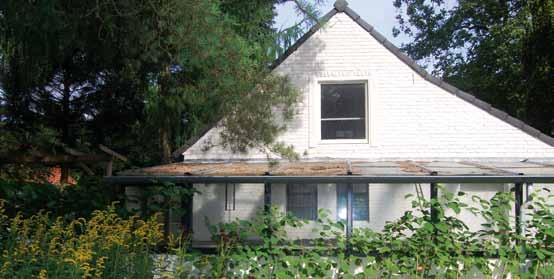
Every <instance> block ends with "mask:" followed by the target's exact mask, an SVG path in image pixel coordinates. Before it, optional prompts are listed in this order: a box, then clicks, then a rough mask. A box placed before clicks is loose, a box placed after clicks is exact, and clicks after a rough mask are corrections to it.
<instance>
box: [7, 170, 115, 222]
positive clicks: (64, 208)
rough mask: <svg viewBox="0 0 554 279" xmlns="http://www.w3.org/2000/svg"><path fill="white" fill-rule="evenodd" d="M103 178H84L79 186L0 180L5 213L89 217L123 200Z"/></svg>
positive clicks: (71, 217) (70, 218) (70, 217)
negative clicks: (104, 182) (42, 213)
mask: <svg viewBox="0 0 554 279" xmlns="http://www.w3.org/2000/svg"><path fill="white" fill-rule="evenodd" d="M101 179H102V178H101V177H83V178H81V179H79V181H78V183H77V184H76V185H67V186H63V187H62V186H55V185H52V184H47V183H34V182H20V181H13V180H5V179H0V199H2V200H4V201H5V202H4V210H5V214H6V215H8V216H15V215H16V214H17V213H20V214H22V215H23V216H25V217H30V216H32V215H34V214H35V213H37V212H39V211H46V212H49V214H50V215H51V216H56V217H57V216H62V217H64V218H65V219H67V220H73V219H76V218H79V217H85V218H86V217H89V216H90V215H91V214H92V212H94V211H95V210H97V209H105V208H107V207H108V206H109V205H110V204H111V203H112V202H114V201H118V200H121V199H122V197H118V196H116V195H115V194H114V193H115V192H114V189H113V186H110V185H105V184H103V183H102V180H101ZM118 209H122V208H118Z"/></svg>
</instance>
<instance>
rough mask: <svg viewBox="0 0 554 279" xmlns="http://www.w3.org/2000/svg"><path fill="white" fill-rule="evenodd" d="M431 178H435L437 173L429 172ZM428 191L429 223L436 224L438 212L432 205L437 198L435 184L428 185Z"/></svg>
mask: <svg viewBox="0 0 554 279" xmlns="http://www.w3.org/2000/svg"><path fill="white" fill-rule="evenodd" d="M431 175H432V176H436V175H437V172H436V171H433V172H431ZM430 190H431V222H432V223H437V222H438V212H437V208H436V206H435V205H434V204H433V203H434V202H436V201H437V198H438V193H439V191H438V189H437V183H435V182H431V184H430Z"/></svg>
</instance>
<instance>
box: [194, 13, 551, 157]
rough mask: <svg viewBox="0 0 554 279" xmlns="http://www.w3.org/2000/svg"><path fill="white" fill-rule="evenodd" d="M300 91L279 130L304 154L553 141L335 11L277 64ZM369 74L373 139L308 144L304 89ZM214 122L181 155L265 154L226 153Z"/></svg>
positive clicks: (497, 151)
mask: <svg viewBox="0 0 554 279" xmlns="http://www.w3.org/2000/svg"><path fill="white" fill-rule="evenodd" d="M275 71H276V72H277V73H280V74H285V75H288V76H289V77H290V78H291V81H292V82H293V83H294V85H296V86H297V88H299V89H300V90H301V92H302V94H303V98H302V104H301V105H299V106H298V112H297V114H296V117H295V118H294V120H293V121H292V122H291V123H290V124H289V125H288V130H287V131H286V132H285V133H284V134H283V135H281V136H280V137H279V140H282V141H284V142H286V143H288V144H292V145H293V146H295V148H296V150H297V152H299V153H303V152H304V150H307V151H308V156H307V157H306V158H324V157H332V158H347V157H348V158H363V159H368V160H382V159H387V158H399V157H402V158H405V159H418V158H450V159H452V158H530V157H537V158H554V148H553V147H551V146H549V145H547V144H545V143H543V142H541V141H539V140H537V139H535V138H533V137H531V136H529V135H528V134H526V133H524V132H523V131H520V130H518V129H517V128H514V127H512V126H511V125H509V124H507V123H505V122H503V121H501V120H499V119H497V118H495V117H494V116H492V115H490V114H488V113H487V112H485V111H483V110H481V109H479V108H477V107H475V106H474V105H471V104H469V103H467V102H465V101H464V100H462V99H460V98H458V97H456V96H454V95H452V94H450V93H449V92H446V91H444V90H443V89H441V88H439V87H437V86H435V85H434V84H431V83H430V82H428V81H426V80H424V79H423V78H421V77H420V76H419V75H418V74H417V73H416V72H414V71H413V70H412V69H411V68H410V67H409V66H407V65H406V64H404V63H403V62H402V61H401V60H399V59H398V58H397V57H396V56H395V55H393V54H392V53H391V52H389V51H388V50H387V49H386V48H385V47H383V46H382V45H381V44H380V43H378V42H377V41H376V40H375V39H374V38H373V37H372V36H371V35H370V34H368V33H367V32H366V31H365V30H363V29H362V28H361V27H360V26H358V25H357V23H355V22H354V21H352V20H351V19H350V18H349V17H348V16H347V15H345V14H342V13H339V14H337V15H335V16H334V17H333V18H331V20H330V21H329V22H328V23H327V25H326V26H325V27H324V28H323V29H321V30H319V31H318V32H316V33H315V34H314V35H313V36H312V37H311V38H310V39H308V40H307V41H306V42H305V43H304V44H303V45H301V46H300V47H299V48H298V49H297V50H296V51H295V52H294V53H293V54H292V55H290V56H289V57H288V59H286V60H285V61H284V62H283V63H282V64H281V65H280V66H279V67H278V68H277V69H276V70H275ZM346 76H350V77H352V76H354V77H355V76H359V77H367V76H370V78H371V82H373V83H374V85H373V87H372V88H371V89H370V92H369V94H370V101H371V102H375V104H374V105H373V106H371V110H372V111H371V112H370V115H369V116H370V117H371V118H373V119H372V120H371V124H373V127H372V128H371V129H370V130H371V132H372V133H373V134H372V135H371V137H372V138H374V139H375V142H374V143H372V144H365V145H364V144H355V145H352V144H347V145H341V144H334V145H329V144H326V145H321V144H313V143H312V144H310V134H312V133H315V132H317V131H314V130H315V128H314V127H312V126H313V125H312V126H310V122H311V121H317V119H311V118H314V116H313V115H312V114H311V112H310V97H309V96H310V94H319V92H315V93H314V92H311V91H310V90H311V89H310V88H312V90H313V88H316V90H319V89H317V88H318V87H317V86H315V87H314V86H312V84H313V83H317V80H318V79H321V78H329V77H335V78H336V79H337V80H341V77H346ZM217 134H218V131H217V129H214V130H212V131H210V132H209V133H208V135H207V136H206V137H204V138H203V139H201V140H200V141H199V142H197V143H196V144H195V145H193V146H192V147H191V148H189V149H188V150H187V151H186V152H185V153H184V155H185V159H264V158H266V157H265V155H264V154H261V153H260V152H256V151H253V152H249V153H247V154H232V153H231V152H230V151H228V150H224V149H222V148H220V147H215V148H212V149H210V150H209V151H208V152H204V151H203V150H202V146H204V144H205V141H206V140H207V139H208V138H212V139H213V140H214V141H215V142H217Z"/></svg>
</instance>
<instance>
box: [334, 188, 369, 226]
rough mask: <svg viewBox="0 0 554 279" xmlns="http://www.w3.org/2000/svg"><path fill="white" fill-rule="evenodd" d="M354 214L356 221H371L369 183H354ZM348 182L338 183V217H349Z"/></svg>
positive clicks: (341, 218) (340, 218)
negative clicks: (347, 207)
mask: <svg viewBox="0 0 554 279" xmlns="http://www.w3.org/2000/svg"><path fill="white" fill-rule="evenodd" d="M352 187H353V189H352V215H353V219H354V220H355V221H369V198H368V197H369V195H368V185H367V184H354V185H352ZM347 190H348V185H347V184H337V218H338V219H339V220H346V217H347V209H346V205H347V194H348V192H347Z"/></svg>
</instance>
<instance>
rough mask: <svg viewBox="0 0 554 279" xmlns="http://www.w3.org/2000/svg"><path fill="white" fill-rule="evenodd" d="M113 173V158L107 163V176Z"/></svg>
mask: <svg viewBox="0 0 554 279" xmlns="http://www.w3.org/2000/svg"><path fill="white" fill-rule="evenodd" d="M112 175H113V160H110V161H108V163H107V164H106V176H112Z"/></svg>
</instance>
